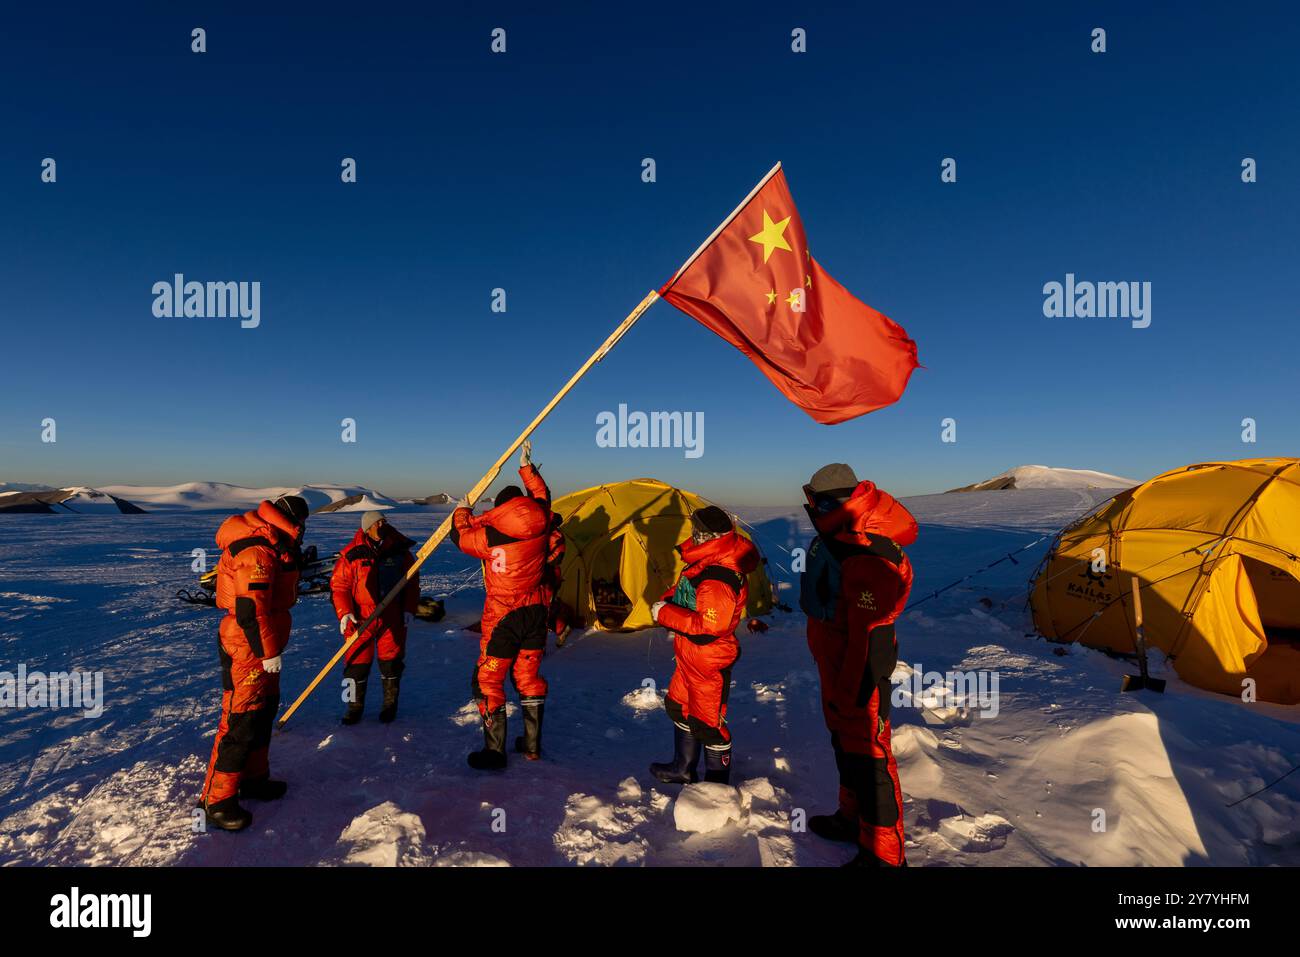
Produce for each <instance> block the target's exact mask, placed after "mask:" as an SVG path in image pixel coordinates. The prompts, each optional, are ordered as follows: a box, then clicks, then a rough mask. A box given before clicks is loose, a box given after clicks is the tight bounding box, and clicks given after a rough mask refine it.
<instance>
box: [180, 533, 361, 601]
mask: <svg viewBox="0 0 1300 957" xmlns="http://www.w3.org/2000/svg"><path fill="white" fill-rule="evenodd" d="M338 557H339V553H338V552H334V553H333V554H332V555H329V556H327V557H325V558H321V557H319V555H317V553H316V546H315V545H309V546H307V547H306V548H304V549H303V550H302V569H301V571H300V572H299V573H298V594H299V595H300V596H301V595H318V594H321V593H323V592H327V591H329V590H330V575H332V574H333V573H334V563H335V562H336V561H338ZM176 597H177V598H179V599H180V600H181V601H183V602H186V603H188V604H191V605H206V606H207V607H209V608H215V607H216V606H217V566H216V565H213V566H212V568H211V569H209V570H208V571H206V572H204V573H203V575H202V577H201V578H199V587H198V590H196V591H191V590H189V589H188V588H181V589H178V590H177V592H176Z"/></svg>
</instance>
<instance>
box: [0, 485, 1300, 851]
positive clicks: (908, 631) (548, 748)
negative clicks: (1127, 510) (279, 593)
mask: <svg viewBox="0 0 1300 957" xmlns="http://www.w3.org/2000/svg"><path fill="white" fill-rule="evenodd" d="M1108 494H1109V493H1108V492H1105V491H1098V490H1087V489H1061V490H1056V489H1042V490H1039V489H1034V490H1020V491H1009V492H975V493H963V494H958V495H938V496H926V497H922V498H915V499H911V500H909V501H908V504H909V506H910V507H912V508H913V509H914V511H915V512H916V514H917V517H918V518H919V519H920V521H921V522H922V523H923V524H922V531H921V537H920V540H919V541H918V542H917V543H916V545H914V546H913V547H912V548H910V549H909V553H910V554H911V556H912V560H913V563H914V564H915V566H916V571H917V581H916V588H915V591H914V598H915V599H918V600H919V599H920V598H922V597H923V596H924V595H926V594H928V593H930V592H932V591H934V590H935V589H937V588H940V587H942V586H944V585H946V584H948V583H949V582H950V581H952V580H954V579H956V578H959V577H961V576H962V575H963V574H965V573H966V572H968V571H971V570H973V569H974V568H978V567H980V566H982V565H985V564H986V563H988V562H990V561H992V560H993V559H995V558H997V557H999V556H1000V555H1003V554H1006V553H1007V552H1010V551H1012V550H1014V549H1018V548H1020V547H1021V546H1023V545H1025V544H1026V543H1028V542H1032V541H1033V540H1035V539H1037V538H1039V537H1040V536H1041V535H1043V534H1044V533H1047V532H1053V531H1055V530H1057V529H1059V528H1060V527H1061V526H1062V525H1063V524H1065V523H1066V522H1068V521H1069V520H1070V519H1071V518H1073V517H1074V516H1076V515H1078V514H1080V513H1081V512H1082V511H1084V510H1086V509H1088V508H1090V507H1092V506H1093V505H1094V504H1095V503H1096V502H1099V501H1101V500H1102V499H1104V497H1105V496H1106V495H1108ZM443 514H445V512H442V511H411V512H400V511H399V512H393V513H390V517H391V518H392V521H393V522H394V524H396V525H397V526H398V528H400V529H401V530H402V531H404V532H406V533H407V534H409V535H411V536H412V537H413V538H417V539H422V538H423V537H425V536H426V535H428V534H429V532H431V531H432V530H433V528H434V527H435V526H436V524H437V522H438V521H439V520H440V519H441V517H442V515H443ZM742 516H743V517H744V518H746V519H747V520H748V521H750V522H751V523H753V527H754V529H755V533H756V537H757V539H758V541H759V543H760V545H761V546H762V547H763V549H764V551H765V552H766V554H767V556H768V558H769V559H770V561H771V567H772V569H773V578H774V579H776V580H777V581H780V582H784V583H785V584H786V586H787V587H785V588H783V589H782V591H781V593H780V594H781V597H782V599H783V600H784V601H786V602H788V603H789V604H791V605H793V606H795V607H797V599H796V597H795V595H794V592H793V590H792V589H791V588H790V587H789V583H790V582H791V580H792V579H791V576H790V575H789V574H788V573H787V572H786V571H784V570H783V569H788V568H789V555H788V553H787V551H786V550H787V549H790V548H793V547H796V546H799V545H803V544H806V539H807V526H806V521H805V520H804V519H803V516H802V514H801V513H800V512H799V511H798V510H797V509H793V508H791V509H785V508H774V509H749V510H745V511H743V512H742ZM220 518H221V516H220V515H219V514H211V513H209V514H185V513H173V514H161V515H160V514H152V515H113V516H102V517H101V516H95V515H79V516H71V515H67V516H65V515H14V516H3V517H0V649H3V655H2V656H0V670H5V671H10V672H12V671H14V670H16V669H17V667H18V666H19V665H20V664H22V665H25V666H26V667H27V669H29V670H45V671H49V670H69V669H78V670H84V671H101V672H103V677H104V685H105V697H106V706H105V710H104V712H103V714H102V715H101V716H100V717H99V718H87V717H83V716H82V715H81V714H80V712H76V711H51V710H49V709H25V710H18V709H4V710H0V862H2V863H9V864H12V863H20V864H21V863H60V864H73V863H77V864H114V863H120V864H242V865H258V864H316V863H326V864H356V865H438V864H442V865H480V866H498V865H502V864H558V865H565V864H584V865H673V864H715V863H722V864H740V865H759V864H763V865H771V866H781V865H807V866H818V865H820V866H827V865H834V864H839V863H842V862H843V861H844V860H846V859H847V857H848V856H850V855H851V849H848V848H845V847H843V846H837V845H829V844H826V843H824V842H822V841H821V840H819V839H818V838H817V837H815V836H813V835H811V834H809V833H807V832H804V831H801V830H800V829H799V828H798V827H797V824H798V822H799V821H801V820H802V819H803V818H804V816H805V815H806V814H814V813H822V812H826V811H829V810H831V809H832V807H833V802H834V799H835V791H836V778H835V769H834V763H833V761H832V757H831V751H830V747H829V742H828V736H827V733H826V731H825V729H824V727H823V725H822V722H821V715H820V710H819V707H818V703H817V686H816V679H815V673H814V670H813V665H812V661H811V659H810V658H809V655H808V651H807V647H806V645H805V642H804V636H803V631H804V620H803V617H802V616H801V615H799V614H798V613H797V612H795V613H793V614H787V613H782V612H777V613H775V614H774V615H773V616H772V617H771V618H770V619H769V621H770V623H771V625H772V628H771V630H770V631H768V632H766V633H765V634H761V635H745V636H744V637H743V639H742V644H743V647H744V654H743V657H742V659H741V661H740V662H739V664H738V665H737V666H736V668H735V673H734V686H733V688H732V692H731V704H730V716H731V727H732V730H733V733H734V736H735V739H736V759H735V769H734V772H733V783H735V784H736V785H738V791H737V794H736V796H735V797H734V798H731V797H728V796H726V795H723V794H719V793H717V792H714V793H709V791H710V789H700V791H699V793H693V794H689V795H687V796H686V798H685V799H683V803H682V804H681V805H680V806H679V805H678V803H677V801H678V796H679V793H680V789H679V788H676V787H672V786H665V785H662V784H660V783H659V782H657V781H655V780H654V779H653V778H651V777H650V775H649V774H648V772H647V770H646V766H647V765H648V764H649V762H651V761H654V760H665V759H666V758H667V757H668V755H669V752H670V747H671V726H670V724H669V722H668V720H667V718H666V717H665V716H664V714H663V713H662V710H661V706H660V705H659V703H658V699H659V698H660V697H661V696H662V689H663V688H664V687H666V685H667V680H668V677H669V675H670V674H671V671H672V658H671V649H670V646H669V644H668V642H667V640H666V638H665V636H664V635H663V633H662V632H660V631H658V630H652V631H645V632H641V633H638V634H633V635H603V634H597V633H592V634H589V635H582V634H578V635H574V636H573V637H571V638H570V640H569V643H568V645H567V646H566V647H565V648H563V649H561V650H558V651H555V650H552V651H549V652H548V654H547V657H546V661H545V664H544V673H545V674H546V676H547V677H548V679H549V680H550V682H551V697H550V699H549V700H548V703H547V712H546V731H545V742H544V744H545V760H543V761H540V762H536V763H533V762H525V761H522V760H517V759H515V758H514V757H513V756H512V760H511V763H510V767H509V770H508V771H507V772H506V773H504V774H500V775H491V776H483V775H480V774H477V773H475V772H473V771H471V770H470V769H469V768H467V767H466V765H465V754H466V753H467V752H468V751H470V750H472V749H474V748H477V747H478V746H479V744H480V740H479V733H478V731H477V728H476V727H475V724H476V722H475V716H474V714H473V712H472V709H468V710H467V707H466V706H467V705H468V704H469V701H470V690H469V677H470V669H471V667H472V664H473V661H474V658H475V656H476V654H477V647H478V636H477V635H475V634H472V633H470V632H467V631H465V630H463V626H464V625H465V624H467V623H469V622H471V621H473V620H475V619H476V618H477V617H478V611H479V603H481V601H482V591H481V589H479V588H477V587H469V588H463V589H462V590H460V591H458V592H457V593H456V594H455V595H453V596H452V597H451V598H450V599H449V601H448V609H449V617H448V619H447V620H446V621H444V622H440V623H438V624H436V625H435V624H428V623H423V622H421V623H418V624H417V626H416V628H415V629H414V631H413V634H412V637H411V641H410V651H409V658H408V669H407V673H406V678H405V680H404V682H403V693H402V705H401V713H400V715H399V718H398V720H397V722H396V723H394V724H392V725H388V726H384V725H380V724H379V723H378V722H377V721H376V720H375V713H376V710H377V702H371V704H370V710H369V711H368V713H367V716H366V720H365V721H364V722H363V723H361V724H360V725H358V726H356V727H351V728H344V727H341V726H340V725H339V724H338V720H337V719H338V715H339V713H340V712H341V709H342V705H341V703H340V702H339V700H338V679H339V676H338V675H334V676H332V677H331V678H330V679H329V680H328V681H327V682H326V683H325V684H324V685H323V686H322V688H321V689H320V690H319V691H318V692H317V694H316V695H314V696H313V697H312V698H311V699H309V701H308V702H307V704H306V705H305V706H304V707H303V708H302V710H301V711H300V712H299V713H298V714H297V715H296V716H295V717H294V719H293V721H292V722H291V723H290V725H289V728H288V729H287V730H286V731H285V732H284V733H282V734H277V735H276V738H275V741H274V744H273V747H272V763H273V767H274V769H275V773H276V775H277V776H280V777H284V778H285V779H287V780H288V781H289V782H290V791H289V795H288V797H287V798H286V799H285V800H283V801H281V802H278V803H276V804H269V805H262V804H256V803H250V804H249V805H248V806H249V808H250V809H251V810H252V811H253V813H254V816H255V821H254V825H253V828H252V829H251V830H249V831H246V832H244V833H241V834H238V835H229V834H223V833H216V834H204V833H199V832H196V830H195V828H194V815H193V808H192V805H193V801H194V798H195V796H196V794H197V791H198V789H199V785H200V782H201V778H202V774H203V768H204V765H205V763H206V760H207V756H208V751H209V749H210V748H211V744H212V734H213V731H214V728H215V725H216V720H217V711H218V705H219V677H218V670H217V660H216V626H217V620H218V614H219V613H217V612H215V611H212V610H210V609H204V608H199V607H194V606H189V605H184V604H181V603H179V602H177V601H176V600H175V599H174V597H173V595H174V593H175V591H176V589H177V588H180V587H192V586H193V584H194V580H195V578H196V575H195V574H194V573H193V572H192V571H191V569H190V564H191V562H192V560H193V559H192V558H191V550H192V549H194V548H196V547H203V548H212V547H213V545H212V536H213V533H214V532H215V530H216V526H217V524H218V523H219V521H220ZM355 525H356V516H355V515H345V514H341V515H329V516H320V517H316V518H313V520H312V522H311V526H310V533H309V536H308V540H309V541H310V542H313V543H315V544H317V545H318V546H319V547H320V549H321V551H322V552H327V551H331V550H333V549H335V548H337V547H338V546H339V545H341V544H342V543H343V542H344V541H345V540H346V539H347V538H348V537H350V536H351V534H352V532H353V530H354V529H355ZM1045 548H1046V543H1045V542H1044V543H1042V544H1040V545H1037V546H1035V547H1034V548H1032V549H1029V550H1027V551H1024V552H1020V553H1018V554H1017V556H1016V557H1017V561H1018V564H1013V563H1011V562H1003V563H1002V564H1001V565H999V566H997V568H996V569H994V570H993V571H992V572H990V573H988V574H985V575H982V576H980V577H978V578H976V579H975V580H974V581H972V582H970V583H968V584H967V585H965V586H962V587H959V588H954V589H951V590H949V591H946V592H944V593H943V594H942V595H941V596H940V597H939V598H937V599H934V600H930V601H926V602H924V603H922V604H920V605H919V606H918V607H917V608H916V609H915V610H914V611H911V612H909V613H908V614H907V615H905V616H904V618H903V619H902V621H901V622H900V624H899V629H898V633H899V641H900V644H901V649H902V662H903V663H902V664H901V665H900V668H899V671H898V672H897V673H896V675H895V678H896V679H900V680H901V679H904V678H906V677H907V676H908V674H909V673H910V670H911V669H917V670H920V671H922V672H929V671H940V672H944V671H949V670H963V671H978V670H989V671H996V672H997V673H998V675H999V679H1000V684H999V690H1000V698H999V701H998V706H999V710H998V713H997V715H996V717H990V716H982V714H981V711H980V710H979V707H978V702H973V701H969V700H962V699H958V698H954V697H953V696H944V695H937V696H936V695H931V696H928V697H926V698H925V699H924V700H923V701H916V702H912V701H911V700H910V696H909V700H908V702H907V704H906V706H904V707H902V708H899V709H897V710H896V712H895V725H894V739H895V750H896V753H897V755H898V761H899V766H900V770H901V775H902V781H903V790H904V793H905V798H906V827H907V835H908V840H909V848H908V855H909V858H910V860H911V862H912V863H913V864H916V865H936V864H942V865H957V866H973V865H1016V864H1079V863H1083V864H1088V865H1129V864H1180V863H1187V864H1205V863H1210V864H1276V863H1284V864H1297V863H1300V814H1297V810H1298V808H1297V801H1298V800H1300V774H1296V775H1292V776H1291V778H1288V779H1287V780H1285V781H1283V782H1282V783H1281V784H1279V785H1277V786H1276V787H1274V788H1273V789H1271V790H1269V791H1266V792H1265V793H1264V794H1262V795H1260V796H1259V797H1256V798H1252V799H1250V800H1248V801H1245V802H1244V803H1242V804H1240V805H1238V806H1236V807H1233V808H1228V807H1226V805H1228V804H1230V803H1231V802H1233V801H1235V800H1236V799H1238V798H1240V797H1242V796H1243V795H1245V794H1247V793H1249V792H1251V791H1253V790H1255V789H1257V788H1259V787H1262V786H1263V785H1264V784H1266V783H1268V782H1269V781H1271V780H1273V779H1274V778H1277V777H1279V776H1281V775H1282V774H1283V773H1285V772H1286V771H1287V770H1288V769H1289V768H1290V767H1291V766H1292V764H1293V763H1294V762H1295V761H1297V760H1300V728H1298V727H1297V724H1296V723H1295V721H1296V709H1294V708H1293V709H1284V708H1278V707H1273V706H1266V705H1243V704H1241V703H1239V702H1237V701H1235V700H1232V699H1229V698H1226V697H1221V696H1217V695H1211V694H1208V693H1205V692H1201V691H1198V690H1196V689H1193V688H1189V687H1188V686H1187V685H1185V684H1183V683H1182V682H1181V681H1179V680H1177V678H1176V676H1174V675H1173V674H1172V672H1167V673H1166V672H1164V670H1163V669H1164V665H1163V663H1162V662H1156V663H1155V668H1156V669H1157V671H1159V672H1161V673H1163V674H1165V676H1166V677H1169V678H1170V679H1171V680H1170V683H1169V689H1168V692H1167V693H1166V694H1164V695H1163V696H1157V695H1152V694H1149V693H1144V694H1120V692H1119V683H1120V678H1121V676H1122V675H1123V674H1124V673H1125V672H1126V671H1129V670H1131V666H1129V665H1126V664H1124V663H1122V662H1118V661H1112V660H1110V659H1107V658H1106V657H1105V656H1103V655H1101V654H1099V653H1097V652H1091V651H1086V650H1082V649H1079V648H1075V647H1071V648H1070V649H1069V654H1068V655H1064V656H1058V655H1056V654H1054V653H1053V652H1054V649H1055V648H1056V646H1053V645H1050V644H1047V643H1045V642H1043V641H1041V640H1038V639H1035V638H1033V637H1032V636H1029V635H1027V632H1030V631H1031V628H1030V625H1029V622H1028V616H1027V612H1026V610H1025V607H1024V604H1025V603H1024V599H1025V595H1024V591H1025V585H1026V580H1027V579H1028V577H1029V575H1030V574H1031V572H1032V571H1033V568H1034V565H1035V563H1036V562H1037V560H1038V558H1039V557H1041V555H1042V554H1043V550H1044V549H1045ZM473 573H474V564H473V563H472V562H470V561H469V560H468V559H466V558H464V557H463V556H461V555H459V554H458V553H456V552H455V551H454V550H453V549H451V548H449V547H447V546H444V547H442V548H440V549H439V550H438V552H436V553H435V555H434V557H433V558H431V559H430V561H429V562H428V563H427V565H426V567H425V569H424V573H423V575H422V584H423V590H424V592H425V593H426V594H439V593H442V592H445V591H449V590H451V589H453V588H455V587H457V586H458V585H460V584H461V583H462V582H465V581H466V580H467V579H470V578H471V577H472V575H473ZM981 599H988V601H987V602H981ZM338 641H339V638H338V630H337V627H336V626H335V624H334V616H333V614H332V612H331V610H330V607H329V602H328V599H327V598H325V597H323V596H317V597H312V598H307V599H304V600H303V601H301V602H300V603H299V605H298V607H297V608H296V609H295V611H294V635H293V643H292V645H291V646H290V649H289V651H288V653H287V654H286V656H285V661H286V664H285V672H284V690H285V697H286V699H292V697H294V696H295V695H296V694H297V692H298V691H299V690H300V689H301V688H302V687H303V686H304V685H305V684H306V683H307V681H308V680H309V679H310V678H311V676H312V675H314V674H315V672H316V670H317V669H318V668H319V667H320V666H321V665H322V664H323V663H324V662H325V661H326V660H327V659H328V657H329V655H330V654H331V653H332V652H333V651H334V650H335V648H336V647H337V643H338ZM376 690H377V689H376ZM512 722H513V724H512V727H511V729H510V738H511V740H513V737H514V734H515V733H516V732H517V730H518V726H517V719H512ZM1102 814H1104V829H1103V828H1102V827H1101V825H1100V824H1099V823H1098V822H1099V821H1101V815H1102ZM792 822H793V823H794V824H795V825H796V826H794V827H792Z"/></svg>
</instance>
